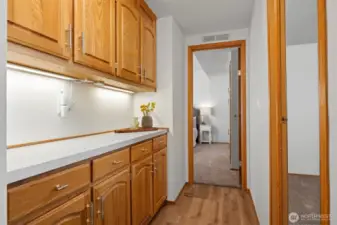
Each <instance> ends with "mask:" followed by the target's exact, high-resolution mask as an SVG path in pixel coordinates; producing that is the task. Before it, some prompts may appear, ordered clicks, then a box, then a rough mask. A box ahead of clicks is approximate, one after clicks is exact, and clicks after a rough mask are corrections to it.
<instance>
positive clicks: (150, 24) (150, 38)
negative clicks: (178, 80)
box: [140, 3, 156, 87]
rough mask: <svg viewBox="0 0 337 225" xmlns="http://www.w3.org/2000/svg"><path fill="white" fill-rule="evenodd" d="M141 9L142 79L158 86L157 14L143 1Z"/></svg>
mask: <svg viewBox="0 0 337 225" xmlns="http://www.w3.org/2000/svg"><path fill="white" fill-rule="evenodd" d="M140 11H141V30H140V36H141V38H140V40H141V79H142V83H143V84H145V85H148V86H151V87H156V16H155V15H154V14H153V13H152V11H151V10H150V9H149V8H148V6H147V5H146V3H142V4H141V7H140Z"/></svg>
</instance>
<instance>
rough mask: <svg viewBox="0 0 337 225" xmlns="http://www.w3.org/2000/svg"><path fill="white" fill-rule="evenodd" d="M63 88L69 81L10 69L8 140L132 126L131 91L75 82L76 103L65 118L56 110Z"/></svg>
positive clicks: (15, 142)
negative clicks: (125, 91)
mask: <svg viewBox="0 0 337 225" xmlns="http://www.w3.org/2000/svg"><path fill="white" fill-rule="evenodd" d="M61 89H64V90H65V91H67V90H68V91H69V92H70V83H69V81H65V80H61V79H55V78H49V77H44V76H39V75H33V74H27V73H26V72H20V71H17V70H11V69H8V79H7V114H8V117H7V142H8V144H9V145H11V144H19V143H25V142H32V141H40V140H45V139H51V138H60V137H66V136H72V135H78V134H86V133H94V132H100V131H106V130H113V129H117V128H125V127H129V126H130V125H131V123H132V117H133V113H132V111H133V110H132V107H133V104H132V95H131V94H127V93H122V92H116V91H112V90H108V89H102V88H97V87H93V86H91V85H86V84H78V83H77V84H76V83H75V84H73V101H74V102H75V104H74V105H73V107H72V110H71V111H70V113H69V114H68V116H67V117H65V118H60V117H59V116H58V114H57V108H58V101H59V96H60V94H59V93H60V91H61Z"/></svg>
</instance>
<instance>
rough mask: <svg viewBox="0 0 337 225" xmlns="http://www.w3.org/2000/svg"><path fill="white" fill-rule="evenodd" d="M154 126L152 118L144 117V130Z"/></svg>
mask: <svg viewBox="0 0 337 225" xmlns="http://www.w3.org/2000/svg"><path fill="white" fill-rule="evenodd" d="M152 126H153V121H152V117H151V116H143V117H142V127H143V128H151V127H152Z"/></svg>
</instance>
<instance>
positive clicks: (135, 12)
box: [117, 0, 141, 83]
mask: <svg viewBox="0 0 337 225" xmlns="http://www.w3.org/2000/svg"><path fill="white" fill-rule="evenodd" d="M139 25H140V16H139V8H138V3H137V1H135V0H117V63H118V67H117V68H118V69H117V75H118V76H120V77H122V78H124V79H127V80H131V81H133V82H137V83H139V82H140V73H141V71H140V38H139V37H140V32H139Z"/></svg>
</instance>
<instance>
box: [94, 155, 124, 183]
mask: <svg viewBox="0 0 337 225" xmlns="http://www.w3.org/2000/svg"><path fill="white" fill-rule="evenodd" d="M129 164H130V148H127V149H123V150H121V151H118V152H114V153H112V154H110V155H107V156H104V157H102V158H99V159H95V160H94V161H93V179H94V181H97V180H98V179H100V178H102V177H104V176H106V175H108V174H110V173H113V172H114V171H116V170H118V169H120V168H123V167H125V166H127V165H129Z"/></svg>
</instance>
